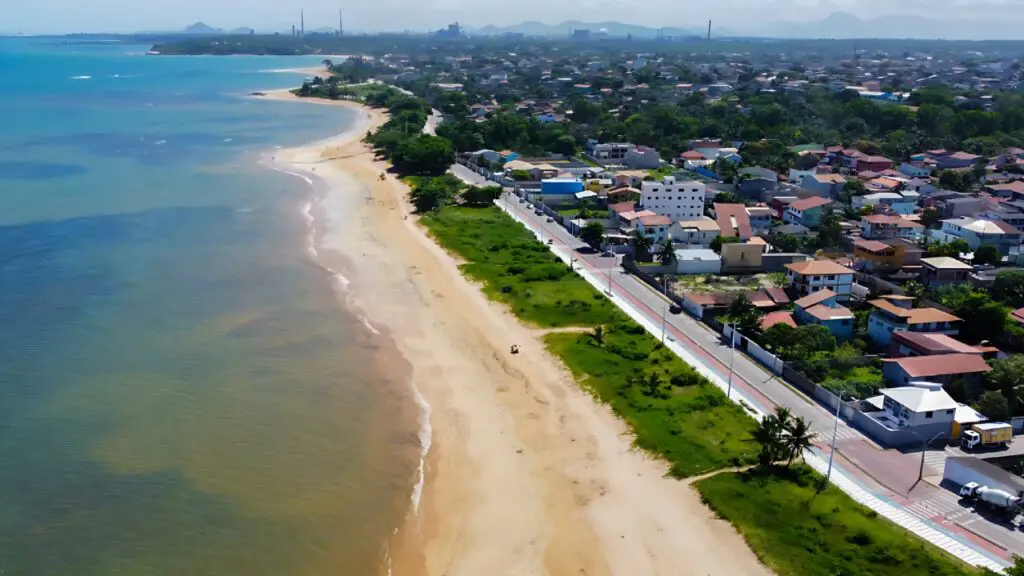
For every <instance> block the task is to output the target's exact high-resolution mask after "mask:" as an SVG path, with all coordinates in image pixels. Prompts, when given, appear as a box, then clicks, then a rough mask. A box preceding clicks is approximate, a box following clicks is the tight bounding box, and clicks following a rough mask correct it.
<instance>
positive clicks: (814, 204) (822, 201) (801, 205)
mask: <svg viewBox="0 0 1024 576" xmlns="http://www.w3.org/2000/svg"><path fill="white" fill-rule="evenodd" d="M831 203H832V201H831V200H829V199H828V198H819V197H818V196H811V197H810V198H803V199H801V200H797V201H796V202H793V203H791V204H790V205H789V207H790V208H792V209H794V210H810V209H812V208H819V207H821V206H827V205H829V204H831Z"/></svg>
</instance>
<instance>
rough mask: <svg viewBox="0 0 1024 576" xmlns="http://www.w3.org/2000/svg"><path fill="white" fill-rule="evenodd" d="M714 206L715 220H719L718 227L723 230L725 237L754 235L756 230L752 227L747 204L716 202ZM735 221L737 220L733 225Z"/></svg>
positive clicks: (748, 236)
mask: <svg viewBox="0 0 1024 576" xmlns="http://www.w3.org/2000/svg"><path fill="white" fill-rule="evenodd" d="M714 208H715V222H718V228H719V230H721V234H722V237H723V238H729V237H733V236H739V237H740V238H750V237H751V236H752V235H753V233H754V232H753V230H751V228H750V216H749V215H748V214H747V208H746V206H744V205H743V204H718V203H716V204H715V205H714ZM733 222H735V225H733ZM737 232H739V234H737Z"/></svg>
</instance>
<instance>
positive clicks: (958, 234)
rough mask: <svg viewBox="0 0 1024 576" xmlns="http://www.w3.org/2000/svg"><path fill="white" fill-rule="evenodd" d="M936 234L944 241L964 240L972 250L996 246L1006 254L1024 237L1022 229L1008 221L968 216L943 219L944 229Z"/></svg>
mask: <svg viewBox="0 0 1024 576" xmlns="http://www.w3.org/2000/svg"><path fill="white" fill-rule="evenodd" d="M934 235H935V237H936V238H937V239H939V240H940V241H942V242H952V241H953V240H957V239H960V240H963V241H965V242H967V245H968V246H970V247H971V250H977V249H978V248H979V247H981V246H995V247H996V249H998V250H999V253H1000V254H1002V255H1004V256H1005V255H1006V254H1009V252H1010V248H1011V247H1013V246H1019V245H1020V243H1021V239H1022V235H1021V232H1020V230H1017V229H1016V228H1014V227H1013V226H1010V225H1009V224H1007V223H1006V222H1003V221H999V220H982V219H978V218H967V217H965V218H954V219H949V220H943V221H942V229H941V230H940V231H938V232H937V233H935V234H934Z"/></svg>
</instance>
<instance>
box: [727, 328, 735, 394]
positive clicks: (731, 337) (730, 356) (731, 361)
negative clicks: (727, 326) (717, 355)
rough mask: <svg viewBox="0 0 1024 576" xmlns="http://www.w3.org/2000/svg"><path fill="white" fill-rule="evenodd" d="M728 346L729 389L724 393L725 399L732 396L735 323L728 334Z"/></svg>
mask: <svg viewBox="0 0 1024 576" xmlns="http://www.w3.org/2000/svg"><path fill="white" fill-rule="evenodd" d="M729 347H730V348H732V353H731V354H730V355H729V389H728V390H727V391H726V393H725V397H726V399H729V398H732V368H733V365H734V364H735V362H736V323H735V322H733V324H732V334H731V335H730V336H729Z"/></svg>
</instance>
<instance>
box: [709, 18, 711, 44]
mask: <svg viewBox="0 0 1024 576" xmlns="http://www.w3.org/2000/svg"><path fill="white" fill-rule="evenodd" d="M708 40H709V41H710V40H711V20H708Z"/></svg>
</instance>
